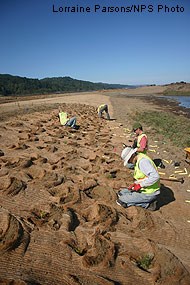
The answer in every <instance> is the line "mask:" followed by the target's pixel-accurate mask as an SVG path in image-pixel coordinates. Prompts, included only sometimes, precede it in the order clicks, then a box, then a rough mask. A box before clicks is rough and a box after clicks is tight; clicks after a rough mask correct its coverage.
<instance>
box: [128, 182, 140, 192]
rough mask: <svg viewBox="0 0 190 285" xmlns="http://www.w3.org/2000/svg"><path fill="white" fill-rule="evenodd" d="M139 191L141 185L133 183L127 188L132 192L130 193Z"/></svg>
mask: <svg viewBox="0 0 190 285" xmlns="http://www.w3.org/2000/svg"><path fill="white" fill-rule="evenodd" d="M140 189H141V185H140V184H136V183H133V184H131V185H130V186H129V187H128V190H132V191H137V192H138V191H139V190H140Z"/></svg>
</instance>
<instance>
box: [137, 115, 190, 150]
mask: <svg viewBox="0 0 190 285" xmlns="http://www.w3.org/2000/svg"><path fill="white" fill-rule="evenodd" d="M135 120H136V121H140V122H141V123H142V124H145V125H147V126H151V127H152V128H154V129H155V132H157V133H158V134H161V135H163V136H164V138H166V139H168V140H169V141H171V143H172V144H174V145H176V146H178V147H190V120H189V119H187V118H185V117H183V116H177V115H174V114H171V113H165V112H158V111H157V112H155V111H154V112H153V111H152V112H143V113H138V114H136V116H135Z"/></svg>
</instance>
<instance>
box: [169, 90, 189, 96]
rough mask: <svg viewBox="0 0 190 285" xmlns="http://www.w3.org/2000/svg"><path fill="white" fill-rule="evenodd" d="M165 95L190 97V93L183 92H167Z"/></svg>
mask: <svg viewBox="0 0 190 285" xmlns="http://www.w3.org/2000/svg"><path fill="white" fill-rule="evenodd" d="M163 95H167V96H190V91H181V90H178V91H177V90H165V91H164V92H163Z"/></svg>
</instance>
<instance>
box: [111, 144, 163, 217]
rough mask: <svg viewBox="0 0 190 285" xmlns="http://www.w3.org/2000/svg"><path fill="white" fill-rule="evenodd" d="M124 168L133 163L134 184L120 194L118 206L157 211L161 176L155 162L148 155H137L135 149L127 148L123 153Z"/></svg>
mask: <svg viewBox="0 0 190 285" xmlns="http://www.w3.org/2000/svg"><path fill="white" fill-rule="evenodd" d="M121 158H122V159H123V160H124V166H126V165H127V164H128V163H133V164H134V165H135V167H134V179H135V181H134V183H133V184H132V185H130V186H128V187H126V188H124V189H122V190H120V191H119V193H118V200H117V204H118V205H120V206H123V207H125V208H127V207H130V206H139V207H143V208H145V209H149V210H152V211H154V210H156V203H157V201H156V200H157V197H158V195H159V194H160V176H159V173H158V171H157V168H156V166H155V164H154V162H153V161H152V160H151V159H150V157H148V156H147V155H146V154H143V153H137V152H136V150H135V149H134V148H131V147H126V148H125V149H123V151H122V153H121Z"/></svg>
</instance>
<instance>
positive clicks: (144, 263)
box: [136, 254, 154, 271]
mask: <svg viewBox="0 0 190 285" xmlns="http://www.w3.org/2000/svg"><path fill="white" fill-rule="evenodd" d="M153 258H154V256H153V255H152V254H146V255H144V256H142V257H141V258H139V259H138V260H137V261H136V263H137V266H138V267H139V268H141V269H143V270H145V271H147V270H148V269H149V268H150V266H151V263H152V261H153Z"/></svg>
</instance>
